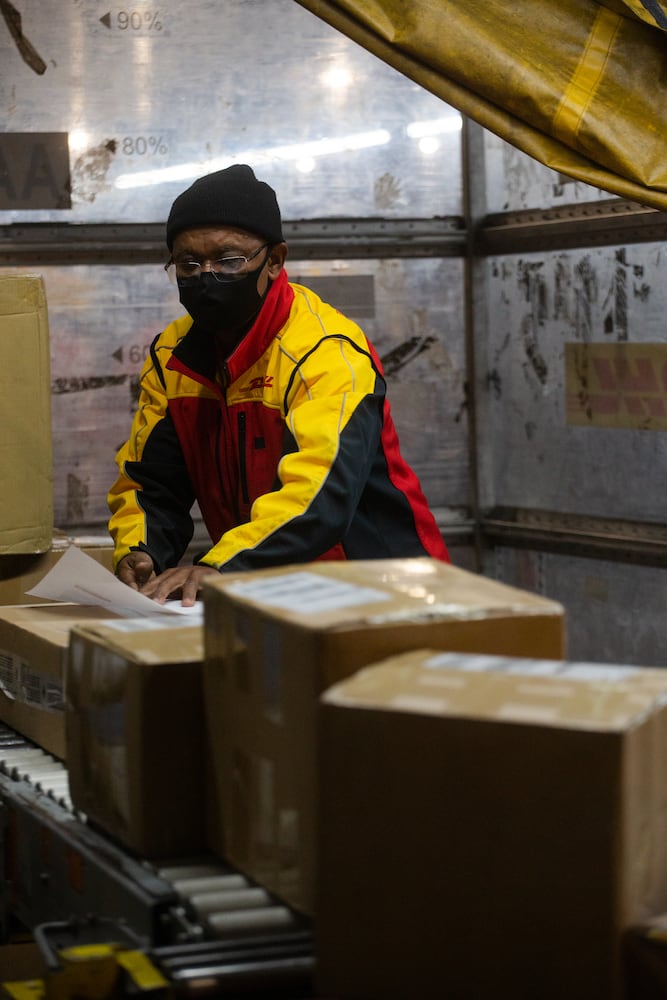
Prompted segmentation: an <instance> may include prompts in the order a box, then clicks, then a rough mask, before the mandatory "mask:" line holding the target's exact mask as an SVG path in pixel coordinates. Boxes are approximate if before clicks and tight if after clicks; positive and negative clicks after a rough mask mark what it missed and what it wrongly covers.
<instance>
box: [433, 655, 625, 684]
mask: <svg viewBox="0 0 667 1000" xmlns="http://www.w3.org/2000/svg"><path fill="white" fill-rule="evenodd" d="M424 666H425V667H426V668H428V669H430V670H460V671H462V672H464V673H496V674H518V675H526V676H530V677H559V678H562V679H564V680H568V681H626V680H628V679H629V678H630V677H632V676H634V675H635V674H636V673H637V672H638V671H640V670H641V668H640V667H627V666H623V665H617V664H614V663H574V662H572V663H570V662H565V661H562V660H531V659H528V658H526V659H522V658H521V657H517V658H512V657H509V656H486V655H480V656H475V655H468V654H465V653H440V654H439V655H437V656H431V657H429V659H428V660H426V661H425V662H424Z"/></svg>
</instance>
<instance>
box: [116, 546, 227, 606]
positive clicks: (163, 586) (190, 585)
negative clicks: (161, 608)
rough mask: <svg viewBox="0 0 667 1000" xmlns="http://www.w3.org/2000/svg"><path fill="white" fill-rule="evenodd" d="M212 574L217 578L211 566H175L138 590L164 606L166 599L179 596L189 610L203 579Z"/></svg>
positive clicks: (154, 577) (215, 571)
mask: <svg viewBox="0 0 667 1000" xmlns="http://www.w3.org/2000/svg"><path fill="white" fill-rule="evenodd" d="M126 558H129V557H128V556H126ZM213 574H215V575H216V576H217V575H218V571H217V569H213V568H212V567H211V566H176V567H174V569H166V570H165V571H164V573H160V575H159V576H153V577H152V578H151V579H150V580H148V581H147V582H146V583H145V584H144V586H143V587H141V588H140V590H141V593H142V594H145V595H146V597H152V599H153V600H154V601H157V602H158V604H164V602H165V601H166V600H167V598H168V597H178V596H179V595H180V598H181V604H182V605H183V607H185V608H191V607H192V606H193V605H194V603H195V601H196V600H197V594H198V593H199V591H200V590H201V589H202V583H203V581H204V577H207V576H213Z"/></svg>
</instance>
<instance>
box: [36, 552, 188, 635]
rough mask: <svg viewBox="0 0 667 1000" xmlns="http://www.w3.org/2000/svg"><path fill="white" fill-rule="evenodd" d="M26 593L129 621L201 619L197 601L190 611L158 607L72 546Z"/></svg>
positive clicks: (169, 603) (168, 605)
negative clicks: (90, 606) (91, 607)
mask: <svg viewBox="0 0 667 1000" xmlns="http://www.w3.org/2000/svg"><path fill="white" fill-rule="evenodd" d="M27 593H28V594H30V596H32V597H41V598H44V599H46V600H48V601H66V602H68V603H71V604H94V605H99V606H100V607H103V608H107V609H108V610H109V611H114V612H115V613H116V614H118V615H123V616H125V617H129V618H138V617H151V616H154V615H156V614H172V615H173V614H186V615H194V616H197V615H199V616H201V615H202V613H203V608H202V603H201V601H197V603H196V604H195V606H194V607H192V608H184V607H183V605H182V604H181V602H180V601H167V603H166V604H158V603H157V601H153V600H151V598H150V597H146V595H145V594H140V593H139V591H137V590H132V588H131V587H128V586H127V585H126V584H124V583H121V581H120V580H119V579H118V577H116V576H114V575H113V573H111V572H110V571H109V570H108V569H105V568H104V566H102V565H101V564H100V563H98V562H97V560H95V559H93V558H92V557H91V556H89V555H86V553H85V552H83V550H82V549H79V548H77V547H76V546H75V545H71V546H70V547H69V548H68V549H67V550H66V551H65V552H64V553H63V555H62V556H61V557H60V559H59V560H58V562H57V563H56V564H55V566H54V567H53V569H50V570H49V572H48V573H47V574H46V575H45V576H44V577H42V579H41V580H40V582H39V583H38V584H37V585H36V586H35V587H32V589H31V590H28V591H27Z"/></svg>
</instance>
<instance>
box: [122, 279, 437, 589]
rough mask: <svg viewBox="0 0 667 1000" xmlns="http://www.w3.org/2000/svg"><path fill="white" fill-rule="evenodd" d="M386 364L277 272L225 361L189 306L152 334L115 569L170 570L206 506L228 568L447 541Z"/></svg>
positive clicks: (382, 552)
mask: <svg viewBox="0 0 667 1000" xmlns="http://www.w3.org/2000/svg"><path fill="white" fill-rule="evenodd" d="M385 389H386V386H385V380H384V377H383V373H382V369H381V365H380V361H379V359H378V357H377V356H376V354H375V351H374V350H373V348H372V346H371V345H370V344H369V342H368V340H367V339H366V337H365V336H364V334H363V332H362V331H361V330H360V328H359V327H358V326H357V325H356V324H355V323H353V322H352V321H351V320H349V319H347V318H346V317H345V316H343V315H342V314H341V313H339V312H338V311H337V310H336V309H334V308H333V307H332V306H329V305H327V304H326V303H324V302H322V301H321V299H319V298H318V296H317V295H315V294H314V293H313V292H312V291H310V290H309V289H307V288H304V287H302V286H300V285H295V284H294V285H293V284H290V283H289V282H288V280H287V275H286V273H285V271H282V272H281V273H280V275H279V277H278V278H277V279H276V281H274V283H273V285H272V287H271V289H270V291H269V294H268V295H267V297H266V299H265V301H264V305H263V306H262V309H261V311H260V313H259V315H258V317H257V319H256V321H255V323H254V325H253V327H252V329H251V330H250V331H249V333H248V334H247V335H246V336H245V337H244V338H243V340H242V341H241V343H240V344H239V345H238V347H237V348H236V350H235V351H234V353H233V354H232V355H231V356H230V357H229V359H228V360H227V363H226V365H225V368H224V371H222V372H220V370H219V365H218V364H217V361H216V354H215V347H214V343H213V338H212V337H211V335H210V334H207V333H206V332H205V331H203V330H202V329H201V328H200V327H198V326H197V325H196V324H193V322H192V319H191V318H190V317H189V316H186V317H183V318H181V319H178V320H176V321H175V322H173V323H171V324H170V325H169V326H168V327H167V328H166V329H165V330H164V331H163V332H162V333H161V334H160V335H159V336H158V337H156V339H155V341H154V342H153V344H152V346H151V349H150V355H149V357H148V358H147V360H146V363H145V364H144V367H143V370H142V373H141V392H140V398H139V404H138V408H137V412H136V414H135V417H134V421H133V424H132V430H131V434H130V438H129V441H128V442H127V443H126V444H125V445H124V446H123V447H122V448H121V450H120V451H119V453H118V456H117V458H116V462H117V465H118V468H119V476H118V478H117V480H116V482H115V484H114V486H113V487H112V489H111V491H110V493H109V506H110V509H111V512H112V513H111V519H110V521H109V528H110V531H111V534H112V536H113V539H114V544H115V550H114V564H115V565H117V564H118V562H120V560H121V559H122V558H123V557H124V556H125V555H127V554H128V552H130V551H132V550H136V549H139V550H142V551H145V552H148V553H149V554H150V555H151V556H152V558H153V561H154V563H155V567H156V571H157V572H161V571H163V570H165V569H167V568H169V567H171V566H176V565H177V564H178V563H179V561H180V560H181V559H182V557H183V554H184V552H185V550H186V548H187V546H188V544H189V542H190V540H191V538H192V534H193V522H192V517H191V510H192V507H193V504H194V502H195V501H197V503H198V505H199V509H200V511H201V515H202V517H203V520H204V523H205V525H206V528H207V530H208V533H209V535H210V537H211V539H212V541H213V544H212V546H211V548H210V549H209V550H208V551H207V552H205V553H203V554H202V555H201V557H199V558H198V559H197V562H199V563H201V564H203V565H207V566H213V567H215V568H216V569H218V570H221V571H227V570H234V571H238V570H247V569H260V568H262V567H267V566H276V565H284V564H288V563H300V562H310V561H313V560H316V559H320V558H329V559H336V558H339V559H379V558H385V557H396V558H401V557H410V556H421V555H429V556H433V557H435V558H440V559H444V560H448V558H449V557H448V554H447V549H446V547H445V544H444V542H443V540H442V536H441V534H440V531H439V530H438V527H437V524H436V522H435V519H434V517H433V515H432V513H431V511H430V510H429V508H428V505H427V503H426V499H425V497H424V495H423V493H422V490H421V488H420V486H419V483H418V480H417V478H416V476H415V474H414V472H413V471H412V470H411V468H410V467H409V466H408V465H407V464H406V462H405V461H404V459H403V458H402V456H401V454H400V450H399V445H398V439H397V436H396V431H395V428H394V423H393V420H392V418H391V414H390V412H389V403H388V401H387V399H386V396H385Z"/></svg>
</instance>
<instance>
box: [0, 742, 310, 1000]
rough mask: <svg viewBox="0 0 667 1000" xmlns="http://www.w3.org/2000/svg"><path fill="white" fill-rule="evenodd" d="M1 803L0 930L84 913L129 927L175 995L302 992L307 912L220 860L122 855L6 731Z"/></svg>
mask: <svg viewBox="0 0 667 1000" xmlns="http://www.w3.org/2000/svg"><path fill="white" fill-rule="evenodd" d="M0 803H1V805H2V818H3V821H4V822H3V827H4V831H3V836H4V840H5V848H6V849H5V856H6V857H7V858H8V862H7V867H8V869H10V870H8V871H6V872H5V880H4V883H5V888H4V892H3V894H2V896H3V898H2V903H3V913H2V917H3V922H4V923H5V925H6V924H7V922H8V921H9V920H11V919H16V920H18V921H19V922H20V923H21V924H23V926H25V927H28V928H35V927H38V926H41V925H49V924H52V925H57V926H60V924H59V923H58V922H65V923H66V922H69V923H70V924H72V925H73V924H74V923H76V922H77V921H79V922H86V921H87V922H90V920H91V914H92V915H95V916H97V917H99V918H100V919H101V920H102V919H103V920H105V921H116V922H117V923H118V925H119V926H121V925H122V926H123V927H127V928H128V929H129V930H130V931H131V933H132V934H133V935H134V937H135V938H136V939H137V940H138V941H139V942H140V945H141V947H142V950H144V951H145V952H146V953H147V954H149V955H150V956H151V959H152V960H153V961H154V962H155V964H156V965H157V966H158V967H159V968H160V969H161V971H162V972H163V974H164V975H165V977H166V978H167V979H168V981H169V982H170V983H173V984H174V989H176V990H177V995H184V996H187V995H189V992H190V991H191V990H195V989H196V991H197V996H202V995H203V994H202V985H201V984H202V982H206V983H208V984H210V988H211V989H212V991H213V992H212V993H211V994H210V995H218V994H216V992H215V991H216V990H218V989H220V988H223V987H224V993H223V995H232V994H243V995H246V994H247V995H252V993H254V992H256V991H257V990H259V991H261V994H262V995H266V996H269V995H280V996H283V995H284V996H287V995H289V996H290V997H298V996H308V995H309V989H310V985H311V980H312V971H313V950H312V935H311V930H310V925H309V924H308V922H307V921H306V920H305V919H304V918H303V917H301V916H300V915H299V914H297V913H295V912H294V911H293V910H291V909H290V908H289V907H287V906H285V905H284V904H283V903H282V902H281V901H280V900H278V899H276V898H275V897H273V896H272V895H271V894H270V893H268V892H267V891H266V890H265V889H263V888H262V887H261V886H259V885H256V884H254V883H252V882H251V881H250V880H249V879H247V878H246V877H245V876H244V875H243V874H242V873H240V872H238V871H236V870H234V869H233V868H231V867H230V866H228V865H226V864H225V863H224V862H223V861H221V860H219V859H218V858H215V857H208V858H204V859H183V860H181V859H175V860H174V861H173V862H171V861H170V862H169V863H165V864H156V863H154V862H148V861H145V860H142V859H140V858H136V857H135V856H133V855H130V854H128V853H127V852H126V851H125V850H124V849H123V848H122V847H121V846H119V845H118V844H116V843H115V842H113V841H112V840H111V839H110V838H108V837H106V836H105V835H104V834H103V833H101V832H100V831H98V830H96V829H94V828H93V827H92V826H91V825H89V824H88V822H87V820H86V817H85V816H84V815H83V814H82V813H80V812H78V811H77V810H76V809H74V807H73V805H72V802H71V799H70V796H69V787H68V781H67V769H66V767H65V765H64V764H63V763H62V762H61V761H59V760H57V759H56V758H55V757H53V756H52V755H51V754H49V753H46V752H45V751H43V750H42V749H41V748H39V747H37V746H35V745H34V744H32V743H30V742H29V741H28V740H25V739H24V738H23V737H22V736H20V735H19V734H18V733H16V732H15V731H13V730H11V729H9V728H8V727H6V726H3V725H0ZM64 943H69V944H71V943H74V942H73V941H71V940H70V941H66V942H64ZM81 943H84V942H81ZM285 991H287V992H285Z"/></svg>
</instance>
